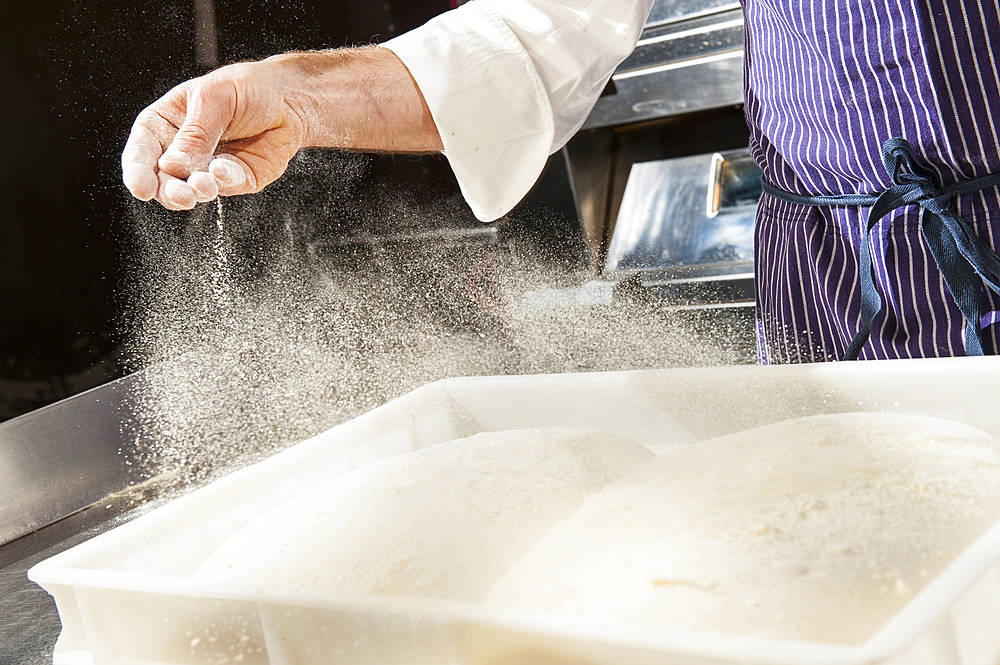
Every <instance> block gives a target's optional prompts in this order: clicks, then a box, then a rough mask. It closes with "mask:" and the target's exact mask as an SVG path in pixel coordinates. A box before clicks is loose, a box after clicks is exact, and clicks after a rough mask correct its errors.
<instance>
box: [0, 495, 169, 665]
mask: <svg viewBox="0 0 1000 665" xmlns="http://www.w3.org/2000/svg"><path fill="white" fill-rule="evenodd" d="M162 502H163V500H153V501H149V502H146V503H143V498H142V497H141V496H138V495H119V496H117V497H115V498H113V499H105V500H104V501H102V502H101V503H98V504H96V505H94V506H91V507H89V508H86V509H84V510H82V511H79V512H77V513H75V514H74V515H72V516H70V517H67V518H65V519H62V520H59V521H58V522H55V523H54V524H50V525H48V526H46V527H44V528H42V529H39V530H37V531H34V532H32V533H31V534H28V535H27V536H24V537H22V538H18V539H17V540H15V541H13V542H10V543H7V544H6V545H3V546H0V665H49V664H50V663H51V662H52V648H53V646H54V645H55V643H56V638H58V636H59V631H60V629H61V623H60V621H59V614H58V613H57V612H56V606H55V603H54V602H53V601H52V598H51V597H50V596H49V594H47V593H46V592H45V591H43V590H42V589H41V588H40V587H38V586H36V585H35V584H34V583H33V582H31V581H30V580H29V579H28V577H27V572H28V569H29V568H31V567H32V566H33V565H35V564H36V563H38V562H39V561H42V560H44V559H47V558H48V557H50V556H53V555H55V554H58V553H59V552H62V551H63V550H67V549H69V548H70V547H73V546H74V545H78V544H79V543H82V542H84V541H86V540H89V539H90V538H92V537H94V536H96V535H98V534H100V533H103V532H105V531H108V530H110V529H112V528H114V527H116V526H118V525H120V524H123V523H125V522H127V521H129V520H130V519H132V518H134V517H137V516H139V515H140V514H142V513H144V512H147V511H149V510H152V509H153V508H154V507H155V506H157V505H160V504H161V503H162Z"/></svg>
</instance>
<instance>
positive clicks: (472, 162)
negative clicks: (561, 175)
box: [382, 2, 554, 221]
mask: <svg viewBox="0 0 1000 665" xmlns="http://www.w3.org/2000/svg"><path fill="white" fill-rule="evenodd" d="M476 5H477V3H475V2H473V3H469V4H467V5H463V6H462V7H459V8H458V9H455V10H452V11H449V12H445V13H444V14H442V15H440V16H438V17H436V18H435V19H433V20H431V21H430V22H429V23H427V24H425V25H424V26H422V27H420V28H418V29H416V30H412V31H410V32H408V33H405V34H403V35H400V36H398V37H395V38H393V39H391V40H389V41H387V42H385V43H383V44H382V46H383V47H385V48H388V49H390V50H391V51H392V52H393V53H395V54H396V55H397V56H398V57H399V59H400V60H402V61H403V64H404V65H406V67H407V69H409V71H410V74H411V75H412V76H413V78H414V80H415V81H416V83H417V86H418V87H419V88H420V92H421V93H422V94H423V96H424V99H425V100H426V102H427V106H428V108H429V109H430V112H431V115H432V117H433V118H434V122H435V124H436V125H437V127H438V131H439V132H440V134H441V141H442V143H443V144H444V154H445V156H446V157H447V158H448V162H449V164H450V165H451V168H452V170H453V171H454V172H455V176H456V177H457V178H458V183H459V186H460V187H461V189H462V195H463V196H464V197H465V200H466V201H467V202H468V204H469V206H470V207H471V208H472V211H473V213H475V215H476V217H477V218H478V219H480V220H482V221H491V220H494V219H497V218H498V217H501V216H503V215H505V214H506V213H508V212H510V210H511V209H512V208H514V206H516V205H517V204H518V203H519V202H520V201H521V199H522V198H524V196H525V194H527V193H528V191H529V190H530V189H531V188H532V186H533V185H534V184H535V182H536V181H537V180H538V176H539V175H540V174H541V172H542V169H543V168H544V167H545V163H546V161H547V160H548V157H549V152H550V149H551V147H552V142H553V133H554V121H553V112H552V107H551V103H550V101H549V97H548V94H547V92H546V90H545V86H544V85H543V83H542V80H541V78H540V77H539V75H538V72H537V71H536V69H535V66H534V64H533V63H532V61H531V58H530V57H529V56H528V54H527V53H526V52H525V50H524V48H523V46H522V45H521V43H520V42H519V41H518V39H517V37H516V36H515V35H514V33H513V32H512V31H511V29H510V27H509V26H508V25H507V23H506V22H505V21H504V20H503V19H502V18H501V17H500V16H499V15H498V14H496V12H494V11H492V10H490V9H480V8H478V7H477V6H476Z"/></svg>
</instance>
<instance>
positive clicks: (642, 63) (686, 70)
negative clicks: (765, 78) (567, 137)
mask: <svg viewBox="0 0 1000 665" xmlns="http://www.w3.org/2000/svg"><path fill="white" fill-rule="evenodd" d="M695 4H698V5H708V6H711V5H712V3H710V2H705V0H701V1H700V2H698V3H695V2H694V1H693V0H692V2H691V3H690V4H689V6H694V5H695ZM727 4H730V5H731V4H732V3H727ZM737 6H738V5H737ZM611 81H612V84H613V85H612V86H610V87H609V90H610V91H611V92H610V94H606V95H604V96H602V97H601V98H600V99H599V100H598V101H597V104H596V105H595V106H594V110H593V111H592V112H591V114H590V116H589V117H588V118H587V120H586V122H585V123H584V125H583V127H584V129H595V128H599V127H611V126H617V125H622V124H627V123H634V122H640V121H645V120H653V119H656V118H665V117H669V116H676V115H681V114H685V113H692V112H696V111H704V110H708V109H714V108H721V107H725V106H733V105H736V104H739V103H741V102H742V101H743V15H742V13H741V12H740V11H739V10H738V9H736V10H731V9H727V10H726V11H722V12H719V13H711V14H709V15H705V16H702V17H700V18H696V19H690V20H683V21H674V22H671V23H666V24H660V25H653V24H652V23H651V22H650V23H647V24H646V28H645V29H644V30H643V33H642V37H641V39H640V40H639V43H638V44H637V45H636V48H635V50H634V51H633V52H632V54H631V55H630V56H629V57H628V58H626V59H625V61H624V62H622V64H621V65H619V67H618V69H617V70H616V71H615V74H614V75H613V76H612V79H611Z"/></svg>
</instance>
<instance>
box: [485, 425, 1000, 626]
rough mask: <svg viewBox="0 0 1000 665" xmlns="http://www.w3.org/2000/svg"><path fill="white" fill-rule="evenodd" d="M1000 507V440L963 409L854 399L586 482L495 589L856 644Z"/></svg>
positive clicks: (643, 616)
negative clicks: (927, 409)
mask: <svg viewBox="0 0 1000 665" xmlns="http://www.w3.org/2000/svg"><path fill="white" fill-rule="evenodd" d="M998 519H1000V448H998V443H997V442H996V441H995V440H994V439H992V438H991V437H989V436H987V435H986V434H984V433H983V432H980V431H979V430H976V429H974V428H972V427H969V426H966V425H963V424H961V423H956V422H951V421H946V420H939V419H933V418H927V417H918V416H900V415H884V414H871V413H865V414H862V413H854V414H843V415H831V416H815V417H809V418H802V419H798V420H791V421H785V422H781V423H777V424H774V425H770V426H767V427H761V428H758V429H753V430H749V431H745V432H742V433H738V434H734V435H730V436H726V437H722V438H718V439H714V440H711V441H707V442H703V443H699V444H694V445H690V446H685V447H680V448H677V449H674V450H671V451H668V452H665V453H663V454H661V455H659V456H657V458H656V459H655V460H654V461H652V462H650V463H646V464H643V465H641V466H640V467H638V468H637V470H636V471H634V472H633V473H631V474H628V475H626V476H625V477H623V478H622V479H620V480H618V481H616V482H614V483H612V484H611V485H609V486H608V487H606V488H605V489H604V490H602V491H601V492H599V493H598V494H596V495H594V496H592V497H590V498H589V499H587V501H586V502H585V503H584V505H583V506H582V507H581V508H580V510H578V511H577V512H576V513H575V514H574V515H573V516H572V517H570V518H568V519H567V520H565V521H563V522H562V523H560V524H558V525H557V526H556V527H555V528H554V529H553V530H552V531H551V533H549V535H548V536H546V537H545V538H543V539H542V540H541V541H540V542H539V543H537V544H536V546H535V547H533V548H532V550H531V551H530V552H529V553H528V554H527V555H526V556H525V557H524V558H522V559H521V560H520V561H519V562H517V563H516V564H515V565H514V566H513V567H512V569H511V570H510V571H509V572H508V573H507V574H506V575H505V576H504V577H503V578H502V579H500V580H499V581H498V582H497V584H496V586H495V587H494V589H493V590H492V591H491V593H490V595H489V598H488V601H489V602H493V603H499V604H503V605H508V606H516V607H519V608H528V609H532V610H539V611H545V612H555V613H561V614H569V615H575V616H589V617H593V618H595V619H598V620H600V621H602V622H617V623H628V624H636V625H645V626H654V627H662V626H677V627H685V628H694V629H704V630H713V631H726V632H735V633H743V634H750V635H756V636H769V637H779V638H804V639H809V640H817V641H827V642H834V643H858V642H861V641H864V640H865V639H866V638H867V637H869V636H870V635H871V633H872V632H873V631H874V630H876V629H877V628H878V627H879V626H881V625H882V624H883V623H884V622H885V621H886V620H888V619H889V618H890V617H891V616H892V614H893V613H895V612H896V611H897V610H899V609H900V608H901V607H902V606H903V605H904V604H905V603H906V601H907V600H909V599H910V598H911V597H912V596H913V595H914V594H915V593H916V592H917V591H919V590H920V588H921V587H923V586H924V585H925V584H926V583H927V582H928V581H929V580H930V579H931V578H932V577H934V576H935V575H937V574H938V573H939V572H941V570H942V569H943V568H944V566H946V565H947V564H948V563H949V562H950V561H951V560H952V559H954V557H955V556H957V555H958V554H959V553H960V552H961V551H962V550H963V548H965V547H966V546H967V545H969V544H970V543H971V542H972V541H973V540H974V539H975V538H976V537H977V536H978V535H980V534H981V533H982V532H983V531H984V530H985V529H986V528H988V527H989V526H990V525H991V524H993V523H995V522H996V521H997V520H998Z"/></svg>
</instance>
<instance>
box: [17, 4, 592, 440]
mask: <svg viewBox="0 0 1000 665" xmlns="http://www.w3.org/2000/svg"><path fill="white" fill-rule="evenodd" d="M214 7H215V16H216V24H217V31H218V54H219V63H220V64H225V63H227V62H233V61H237V60H242V59H248V58H258V57H263V56H266V55H270V54H273V53H276V52H280V51H285V50H290V49H313V48H327V47H338V46H344V45H353V44H364V43H369V42H371V41H384V40H385V39H387V38H389V37H391V36H393V35H394V34H398V33H399V32H403V31H405V30H408V29H410V28H412V27H416V26H417V25H420V24H421V23H423V22H424V21H426V20H427V19H429V18H430V17H432V16H434V15H435V14H437V13H440V12H442V11H445V10H446V9H448V2H447V0H419V1H416V0H414V1H411V2H406V1H400V0H393V1H390V2H375V3H371V2H366V1H365V0H280V1H279V0H253V2H250V1H249V0H216V2H215V5H214ZM194 22H195V11H194V1H193V0H189V1H181V0H158V1H157V2H153V3H135V4H133V3H122V2H106V1H99V0H77V1H75V2H74V1H71V0H43V1H41V2H37V3H28V2H14V1H13V0H0V128H2V130H0V420H3V419H6V418H10V417H13V416H16V415H18V414H20V413H24V412H26V411H29V410H32V409H34V408H37V407H40V406H42V405H44V404H47V403H50V402H52V401H55V400H57V399H61V398H63V397H67V396H69V395H72V394H74V393H76V392H79V391H82V390H85V389H87V388H90V387H93V386H96V385H99V384H101V383H104V382H106V381H108V380H110V379H113V378H115V377H117V376H120V375H121V374H122V373H123V372H126V371H127V362H126V361H125V359H123V357H122V355H123V353H122V344H123V335H124V332H123V331H124V330H125V329H126V327H127V326H126V325H125V319H126V318H127V316H128V312H129V307H130V305H131V304H132V303H131V302H130V295H131V285H130V281H129V279H130V272H131V271H133V270H134V268H135V266H134V263H133V262H134V259H135V248H134V246H133V244H134V243H135V237H134V236H135V233H134V231H135V228H134V227H135V224H136V221H135V220H136V218H137V216H142V217H143V218H144V219H147V220H148V218H149V217H150V216H151V215H152V216H154V217H157V216H158V218H159V219H160V220H161V221H162V223H163V224H167V225H170V224H174V225H183V224H184V223H185V219H186V217H185V216H186V215H188V214H189V213H168V212H166V211H163V210H161V209H159V208H157V207H156V205H155V204H140V203H138V202H135V201H132V200H131V199H130V197H129V196H128V195H127V192H126V190H125V188H124V187H123V186H122V184H121V178H120V176H121V172H120V164H119V158H120V151H121V147H122V144H123V143H124V140H125V138H126V137H127V134H128V130H129V127H130V125H131V123H132V121H133V119H134V118H135V115H136V114H137V113H138V112H139V111H140V110H141V109H142V108H143V107H144V106H146V105H147V104H149V103H151V102H152V101H153V100H155V99H156V98H157V97H158V96H160V95H161V94H163V93H164V92H165V91H166V90H167V89H169V88H170V87H172V86H173V85H175V84H177V83H179V82H180V81H182V80H184V79H186V78H190V77H192V76H197V75H200V74H203V73H205V71H206V68H204V67H199V66H198V65H197V64H196V61H195V24H194ZM554 161H555V160H554ZM366 169H367V171H366V173H365V179H364V183H365V184H364V186H363V187H361V188H358V190H357V191H355V192H353V194H352V196H353V198H354V200H353V201H352V202H351V206H350V207H351V209H353V210H357V209H359V207H364V206H363V205H362V206H359V203H358V201H359V200H360V199H363V198H364V197H366V196H367V197H369V198H371V199H372V200H373V202H374V203H373V204H374V205H377V198H378V197H379V196H380V194H381V193H384V192H385V191H386V189H387V187H388V188H397V189H398V188H399V187H402V186H405V187H409V188H411V189H412V190H413V191H414V192H417V196H418V197H421V196H422V197H423V198H425V199H431V198H435V197H441V196H449V195H451V196H453V195H455V193H456V192H457V186H456V184H455V183H454V180H453V178H452V176H451V173H450V171H449V169H448V168H447V164H446V162H445V161H444V160H443V158H440V157H428V158H421V159H414V158H407V159H394V158H391V157H377V158H372V159H371V162H370V163H369V164H368V165H367V166H366ZM565 177H566V176H565V172H564V170H562V171H560V170H559V168H555V169H549V173H548V174H547V176H546V178H548V179H549V180H550V181H551V180H553V179H554V181H555V182H556V184H557V186H556V187H546V188H539V189H545V190H546V191H548V192H555V194H551V193H547V194H545V195H544V196H545V197H547V198H550V199H551V198H552V197H553V196H554V197H555V198H556V199H557V200H556V201H555V202H554V203H551V202H549V201H547V202H544V203H541V204H539V205H545V206H549V207H551V205H555V206H556V207H562V208H566V207H567V206H569V207H571V206H572V199H571V193H570V191H569V188H568V184H567V181H566V180H565ZM400 183H403V184H402V185H401V184H400ZM539 196H541V195H539ZM324 205H325V206H327V208H328V207H329V201H326V202H324ZM260 208H261V205H260V203H259V202H258V203H257V204H255V206H254V209H255V210H256V211H257V212H258V214H261V215H265V216H266V211H261V209H260ZM531 208H532V204H530V203H529V204H528V205H527V206H523V207H522V208H520V209H519V214H521V215H522V216H523V217H524V219H525V221H523V222H522V223H520V224H517V225H516V226H517V228H518V229H519V231H518V232H519V233H521V234H523V235H525V236H526V237H533V238H535V240H538V241H539V242H541V239H540V237H539V234H540V230H539V229H538V228H537V225H536V226H533V223H532V221H531V220H533V219H535V216H534V215H532V213H531ZM324 211H325V215H326V217H331V215H330V211H329V210H328V209H324ZM303 212H304V213H305V214H308V211H303ZM332 217H336V215H332ZM570 217H571V215H567V216H564V217H563V221H564V222H565V223H566V224H568V225H570V226H572V224H574V223H575V220H573V219H571V218H570ZM468 219H469V220H472V216H471V213H468ZM470 223H471V222H470ZM546 224H547V225H548V229H547V231H546V233H550V234H551V233H552V232H553V229H552V227H551V220H548V221H546ZM567 228H568V227H567ZM555 232H557V233H558V229H555ZM571 245H572V243H571ZM567 251H568V253H569V255H570V258H571V259H572V260H582V256H583V248H582V247H581V246H579V245H578V244H577V245H572V246H570V247H569V249H568V250H567Z"/></svg>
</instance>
